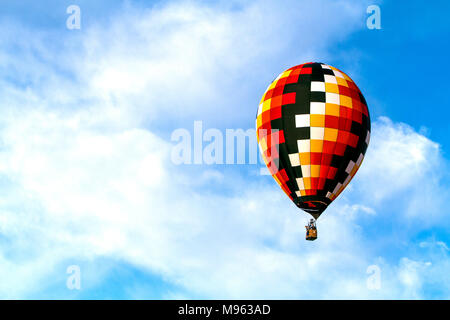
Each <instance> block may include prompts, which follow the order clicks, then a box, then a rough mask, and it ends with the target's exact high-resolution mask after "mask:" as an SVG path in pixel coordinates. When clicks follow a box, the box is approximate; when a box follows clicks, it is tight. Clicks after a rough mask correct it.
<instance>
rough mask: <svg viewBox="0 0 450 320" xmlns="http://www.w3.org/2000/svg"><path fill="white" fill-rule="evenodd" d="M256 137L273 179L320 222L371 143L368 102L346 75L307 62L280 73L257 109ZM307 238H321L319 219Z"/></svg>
mask: <svg viewBox="0 0 450 320" xmlns="http://www.w3.org/2000/svg"><path fill="white" fill-rule="evenodd" d="M256 134H257V139H258V143H259V147H260V151H261V154H262V157H263V159H264V162H265V163H266V165H267V167H268V169H269V171H270V173H271V174H272V177H273V178H274V179H275V181H276V182H277V183H278V184H279V185H280V187H281V189H282V190H283V191H284V192H285V193H286V194H287V195H288V197H289V198H290V199H291V200H292V201H293V202H294V203H295V205H296V206H297V207H298V208H300V209H302V210H304V211H305V212H307V213H309V214H310V215H312V216H313V217H314V219H318V218H319V216H320V215H321V214H322V213H323V212H324V210H325V209H326V208H327V207H328V206H329V205H330V204H331V202H332V201H333V200H335V199H336V198H337V197H338V196H339V194H340V193H341V192H342V191H343V190H344V188H345V187H346V186H347V185H348V184H349V182H350V181H351V180H352V178H353V177H354V175H355V174H356V172H357V171H358V169H359V167H360V166H361V163H362V161H363V159H364V154H365V152H366V149H367V146H368V144H369V140H370V116H369V110H368V108H367V103H366V100H365V99H364V96H363V95H362V93H361V91H360V90H359V88H358V87H357V86H356V84H355V83H354V82H353V80H352V79H351V78H350V77H349V76H348V75H346V74H345V73H344V72H342V71H340V70H339V69H337V68H334V67H332V66H330V65H326V64H323V63H313V62H309V63H304V64H301V65H298V66H295V67H292V68H290V69H287V70H286V71H284V72H282V73H281V74H280V75H279V76H278V77H277V78H276V79H275V80H274V81H273V82H272V83H271V84H270V85H269V87H268V88H267V90H266V92H265V93H264V95H263V97H262V99H261V102H260V104H259V107H258V113H257V117H256ZM314 219H311V221H310V223H309V224H308V226H306V229H307V235H306V239H307V240H315V239H316V238H317V229H316V225H315V220H314Z"/></svg>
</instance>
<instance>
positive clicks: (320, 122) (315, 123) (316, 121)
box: [310, 114, 325, 128]
mask: <svg viewBox="0 0 450 320" xmlns="http://www.w3.org/2000/svg"><path fill="white" fill-rule="evenodd" d="M310 123H311V124H310V126H311V127H320V128H324V127H325V116H324V115H323V114H312V115H310Z"/></svg>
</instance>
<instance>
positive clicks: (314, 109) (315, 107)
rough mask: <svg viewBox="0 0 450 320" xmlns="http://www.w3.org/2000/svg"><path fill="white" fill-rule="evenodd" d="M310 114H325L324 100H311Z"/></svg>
mask: <svg viewBox="0 0 450 320" xmlns="http://www.w3.org/2000/svg"><path fill="white" fill-rule="evenodd" d="M309 113H310V114H325V103H324V102H311V105H310V112H309Z"/></svg>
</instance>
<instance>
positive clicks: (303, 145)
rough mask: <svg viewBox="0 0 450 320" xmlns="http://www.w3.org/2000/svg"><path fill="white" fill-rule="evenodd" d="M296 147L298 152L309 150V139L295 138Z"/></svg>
mask: <svg viewBox="0 0 450 320" xmlns="http://www.w3.org/2000/svg"><path fill="white" fill-rule="evenodd" d="M297 147H298V152H299V153H304V152H309V151H310V150H311V141H310V140H309V139H307V140H306V139H305V140H297Z"/></svg>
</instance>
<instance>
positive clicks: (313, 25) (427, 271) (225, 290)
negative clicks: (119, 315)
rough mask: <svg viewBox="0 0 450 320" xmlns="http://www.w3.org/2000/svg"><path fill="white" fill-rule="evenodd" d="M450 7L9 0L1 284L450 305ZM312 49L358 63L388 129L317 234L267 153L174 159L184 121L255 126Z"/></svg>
mask: <svg viewBox="0 0 450 320" xmlns="http://www.w3.org/2000/svg"><path fill="white" fill-rule="evenodd" d="M71 4H77V5H79V7H80V9H81V29H80V30H68V29H67V28H66V19H67V17H68V15H67V14H66V8H67V7H68V6H69V5H71ZM371 4H377V5H379V6H380V8H381V26H382V29H381V30H369V29H368V28H367V27H366V19H367V17H368V14H367V13H366V8H367V7H368V6H369V5H371ZM449 10H450V5H449V4H448V2H447V1H436V2H433V4H426V5H425V4H423V3H421V2H420V1H409V2H408V3H407V4H405V3H403V2H400V1H326V0H320V1H287V2H284V4H283V5H280V4H278V2H276V1H274V2H271V1H258V2H252V1H248V2H247V1H232V2H230V1H223V2H214V1H207V2H196V1H169V2H151V1H118V0H117V1H95V2H92V1H77V2H73V1H39V2H36V1H34V2H33V1H14V2H12V1H8V2H7V1H2V2H1V10H0V31H1V32H0V111H1V112H0V297H1V298H49V299H53V298H66V299H106V298H113V299H114V298H121V299H136V298H150V299H167V298H172V299H177V298H194V299H197V298H205V299H209V298H286V299H295V298H303V299H327V298H328V299H330V298H331V299H335V298H337V299H340V298H350V299H365V298H375V299H439V298H445V299H448V298H449V297H450V277H449V275H448V272H447V270H448V269H449V268H450V259H449V241H450V234H449V231H448V230H449V227H450V225H449V222H448V219H447V216H448V214H449V212H448V208H447V206H446V201H447V200H448V190H449V187H450V185H449V182H448V181H449V180H448V178H449V177H448V173H447V172H448V170H447V168H448V158H449V156H448V154H449V152H450V150H449V145H450V136H449V134H448V125H447V118H448V116H450V114H449V110H448V106H449V102H450V101H449V98H448V95H447V92H446V88H445V87H444V86H446V85H447V84H448V80H447V77H448V76H447V74H446V72H445V64H446V58H447V57H448V53H449V44H448V41H445V40H446V39H448V37H449V32H450V26H449V25H448V23H446V15H447V12H448V11H449ZM306 61H320V62H325V63H328V64H331V65H333V66H335V67H337V68H339V69H341V70H343V71H345V72H346V73H347V74H349V75H350V76H351V77H352V78H353V80H355V82H356V83H357V84H358V86H359V87H360V89H361V90H362V92H363V93H364V95H365V97H366V100H367V102H368V104H369V109H370V112H371V118H372V124H373V127H372V139H371V143H370V145H369V149H368V152H367V154H366V159H365V160H364V163H363V165H362V167H361V169H360V171H359V172H358V174H357V176H356V177H355V179H354V181H352V183H351V184H350V186H349V187H348V188H347V190H346V191H345V192H344V193H343V194H342V195H341V196H340V197H339V199H338V200H336V201H335V202H334V203H333V205H332V206H330V207H329V208H328V209H327V212H326V213H325V214H324V215H323V216H322V217H321V218H320V219H319V222H318V223H319V232H320V234H319V239H318V240H317V241H316V242H314V243H307V242H306V241H304V224H305V222H306V220H307V218H308V217H307V216H306V214H304V213H303V212H300V211H299V210H298V209H297V208H296V207H295V206H294V205H293V204H292V203H291V202H290V201H289V199H287V198H286V196H285V195H284V194H283V193H282V192H281V190H279V187H278V185H276V183H275V182H274V181H273V179H272V178H271V177H270V176H262V175H259V174H258V172H259V169H260V165H254V164H248V165H205V164H203V165H175V164H173V163H172V162H171V151H172V149H173V146H174V142H173V141H171V134H172V133H173V131H174V130H176V129H178V128H185V129H187V130H189V131H192V130H193V123H194V121H195V120H201V121H203V127H204V129H205V130H206V129H208V128H217V129H219V130H221V132H225V130H226V129H237V128H243V129H245V130H246V129H249V128H254V119H255V114H256V108H257V105H258V103H259V100H260V98H261V95H262V94H263V92H264V90H265V89H266V87H267V86H268V84H269V83H270V82H271V81H272V80H273V79H274V78H275V77H276V76H277V75H278V74H279V73H280V72H281V71H283V70H285V69H286V68H289V67H291V66H293V65H296V64H300V63H303V62H306ZM71 265H77V266H79V267H80V272H81V289H80V290H69V289H68V288H67V286H66V280H67V277H68V274H67V273H66V269H67V267H68V266H71ZM373 265H375V266H377V268H379V270H380V272H381V273H380V277H381V278H380V279H381V282H380V288H379V289H377V290H373V289H371V288H369V287H368V286H367V279H368V278H369V277H370V274H368V273H367V268H368V267H369V266H373Z"/></svg>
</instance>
